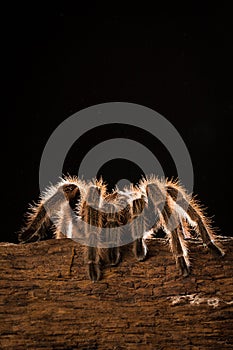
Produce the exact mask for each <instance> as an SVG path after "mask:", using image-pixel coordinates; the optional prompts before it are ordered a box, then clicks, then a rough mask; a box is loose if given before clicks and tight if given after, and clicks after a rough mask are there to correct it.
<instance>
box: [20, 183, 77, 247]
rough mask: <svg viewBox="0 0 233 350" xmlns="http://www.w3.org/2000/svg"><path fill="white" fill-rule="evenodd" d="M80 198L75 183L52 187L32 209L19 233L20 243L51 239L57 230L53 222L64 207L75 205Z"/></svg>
mask: <svg viewBox="0 0 233 350" xmlns="http://www.w3.org/2000/svg"><path fill="white" fill-rule="evenodd" d="M79 197H80V190H79V187H78V186H77V185H76V184H74V183H65V184H62V185H60V186H58V187H55V186H52V187H51V188H50V189H49V191H48V192H47V193H46V194H45V195H44V196H43V197H42V198H41V200H40V201H39V203H38V204H36V205H34V206H32V207H31V213H29V214H28V217H27V222H26V225H25V227H24V228H22V229H21V231H20V233H19V241H20V242H22V243H26V242H35V241H40V240H46V239H49V238H51V237H52V235H53V234H52V233H54V230H55V225H54V223H53V221H54V220H55V219H56V216H57V213H58V212H59V210H61V207H62V205H63V204H64V203H66V202H67V201H68V202H69V203H70V204H71V205H73V202H76V201H77V200H78V199H79ZM51 232H52V233H51ZM58 238H59V237H58Z"/></svg>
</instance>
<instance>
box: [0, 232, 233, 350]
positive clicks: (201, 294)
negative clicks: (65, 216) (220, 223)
mask: <svg viewBox="0 0 233 350" xmlns="http://www.w3.org/2000/svg"><path fill="white" fill-rule="evenodd" d="M164 242H165V241H164V240H162V239H156V240H150V241H148V243H147V244H148V247H149V255H148V258H147V259H146V261H144V262H137V261H135V258H134V256H133V254H132V251H131V250H132V246H131V245H129V246H125V247H123V249H122V250H123V253H122V255H123V257H122V261H121V263H120V264H119V265H118V266H117V267H107V268H105V269H104V276H103V279H102V280H101V281H100V282H98V283H92V282H91V281H89V280H88V277H87V270H86V266H85V264H84V256H83V247H82V246H80V245H79V244H78V243H75V242H73V241H72V240H69V239H61V240H49V241H44V242H38V243H32V244H25V245H14V244H9V243H0V256H1V258H0V260H1V263H0V315H1V317H0V334H1V336H0V348H1V349H15V350H16V349H17V350H20V349H25V348H26V349H36V350H37V349H67V350H68V349H83V350H84V349H86V350H87V349H89V350H94V349H104V350H106V349H115V350H116V349H118V350H120V349H127V350H128V349H143V350H144V349H153V350H154V349H168V350H172V349H176V350H177V349H182V350H185V349H190V350H191V349H192V350H195V349H201V350H205V349H208V350H209V349H219V348H222V349H232V348H233V331H232V328H233V327H232V324H233V312H232V311H233V302H232V300H233V278H232V277H233V272H232V271H233V268H232V263H233V249H232V248H233V239H232V238H221V242H222V246H223V247H224V249H225V251H226V255H225V257H224V258H222V259H221V258H216V257H215V256H213V255H212V254H211V252H210V251H209V250H208V249H205V248H204V247H203V245H202V244H201V242H194V241H190V242H189V247H190V257H191V263H192V270H191V275H190V276H189V277H187V278H183V277H182V276H180V274H179V271H178V270H177V268H176V265H175V262H174V258H173V256H172V254H171V253H170V251H169V247H168V245H166V244H164ZM74 253H75V255H74ZM71 262H72V266H71V269H70V264H71Z"/></svg>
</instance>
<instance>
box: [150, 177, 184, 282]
mask: <svg viewBox="0 0 233 350" xmlns="http://www.w3.org/2000/svg"><path fill="white" fill-rule="evenodd" d="M146 192H147V197H148V209H147V217H148V219H149V220H148V223H149V227H152V228H153V230H154V231H155V232H156V231H157V230H159V229H160V228H162V229H163V230H164V232H165V233H166V234H167V236H168V237H169V244H170V247H171V250H172V253H173V255H174V257H175V260H176V264H177V265H178V267H179V269H180V271H181V273H182V275H183V276H187V275H188V274H189V260H188V254H187V248H186V244H185V241H184V237H183V232H182V222H181V219H180V216H179V214H178V213H177V212H176V211H175V210H174V205H173V204H174V202H173V200H172V198H171V197H170V195H169V194H168V193H167V192H166V189H165V187H164V185H163V184H162V183H161V182H158V181H153V182H152V183H149V184H148V185H147V187H146Z"/></svg>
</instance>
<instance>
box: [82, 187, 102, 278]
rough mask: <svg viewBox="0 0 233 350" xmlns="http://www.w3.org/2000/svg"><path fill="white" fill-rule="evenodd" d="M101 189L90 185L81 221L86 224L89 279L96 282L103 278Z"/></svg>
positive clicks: (83, 205) (83, 204)
mask: <svg viewBox="0 0 233 350" xmlns="http://www.w3.org/2000/svg"><path fill="white" fill-rule="evenodd" d="M100 201H101V189H100V188H99V187H97V186H95V185H90V186H89V188H88V190H87V194H86V198H85V201H84V202H83V203H82V205H81V219H82V220H83V221H84V222H85V223H86V225H85V238H86V240H87V242H88V245H87V246H86V259H87V264H88V274H89V278H90V279H91V280H92V281H93V282H96V281H98V280H99V279H100V277H101V248H99V239H100V233H101V228H102V226H103V224H102V214H101V211H100V210H99V207H100V205H101V203H100Z"/></svg>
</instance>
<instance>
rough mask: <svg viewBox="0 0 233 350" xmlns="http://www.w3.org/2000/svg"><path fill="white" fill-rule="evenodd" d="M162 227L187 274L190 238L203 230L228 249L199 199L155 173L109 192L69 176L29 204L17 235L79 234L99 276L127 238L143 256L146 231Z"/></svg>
mask: <svg viewBox="0 0 233 350" xmlns="http://www.w3.org/2000/svg"><path fill="white" fill-rule="evenodd" d="M160 229H162V230H163V231H164V232H165V233H166V235H167V236H168V241H169V244H170V247H171V251H172V253H173V255H174V257H175V260H176V263H177V265H178V267H179V269H180V271H181V273H182V275H183V276H187V275H188V274H189V270H190V261H189V255H188V249H187V240H186V238H188V237H197V236H199V237H200V238H201V239H202V241H203V244H204V245H205V246H207V247H208V248H210V249H211V250H212V251H213V252H214V253H216V254H217V255H219V256H223V255H224V252H223V251H222V249H221V247H220V246H219V244H218V243H217V242H216V239H215V234H214V232H213V229H212V228H211V223H210V220H209V219H208V218H207V217H206V216H205V215H204V212H203V210H202V209H201V207H200V205H199V204H198V202H197V201H196V200H195V199H194V198H192V197H191V196H190V195H188V194H187V192H186V191H185V189H184V188H183V187H182V186H181V185H180V184H179V183H178V182H175V181H169V180H159V179H158V178H156V177H153V176H152V177H150V178H148V179H143V180H141V181H140V182H139V184H138V185H137V186H130V188H125V189H124V190H122V191H120V190H119V189H117V188H116V189H115V190H114V191H113V192H111V193H107V191H106V186H105V185H104V183H103V182H102V181H97V180H93V181H92V182H88V183H86V182H84V181H81V180H80V179H78V178H76V177H65V178H64V179H62V180H61V181H60V182H59V183H58V184H57V185H56V186H52V187H50V188H49V189H48V190H47V191H46V192H45V193H44V194H42V196H41V199H40V201H39V203H38V204H36V205H34V206H31V212H30V213H29V214H28V217H27V222H26V225H25V227H24V228H23V229H22V230H21V232H20V235H19V240H20V241H21V242H23V243H26V242H33V241H39V240H44V239H49V238H51V237H54V238H63V237H68V238H72V239H74V240H78V241H79V242H80V243H83V244H84V245H85V247H86V263H87V265H88V273H89V277H90V279H91V280H92V281H97V280H99V279H100V277H101V266H103V264H104V263H105V264H106V263H108V264H111V265H117V264H118V263H119V261H120V246H121V245H123V244H125V242H126V241H127V242H130V241H132V242H133V251H134V254H135V256H136V258H137V259H138V260H139V261H142V260H144V259H145V257H146V254H147V246H146V242H145V240H146V238H147V237H148V232H149V233H150V234H151V235H152V236H155V237H156V233H157V232H158V230H160ZM126 238H127V239H126Z"/></svg>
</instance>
